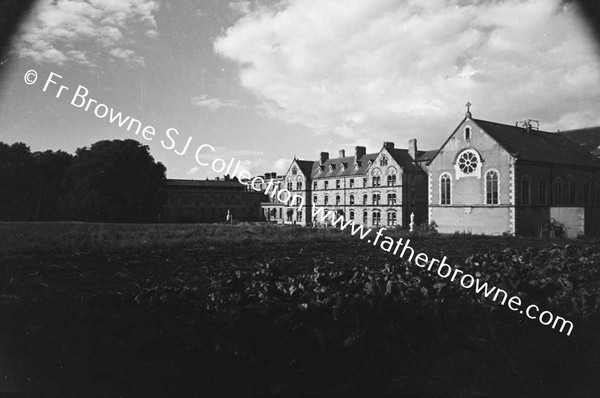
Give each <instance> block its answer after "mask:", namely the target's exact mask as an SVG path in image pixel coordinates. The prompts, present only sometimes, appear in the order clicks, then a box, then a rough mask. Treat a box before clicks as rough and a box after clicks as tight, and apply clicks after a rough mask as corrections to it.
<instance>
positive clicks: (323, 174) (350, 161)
mask: <svg viewBox="0 0 600 398" xmlns="http://www.w3.org/2000/svg"><path fill="white" fill-rule="evenodd" d="M378 154H379V153H367V154H366V155H363V157H361V158H360V162H361V164H360V166H358V167H356V165H355V164H354V156H346V157H343V158H334V159H327V160H326V161H325V163H324V166H325V169H324V170H323V171H321V169H320V167H319V166H320V162H319V161H318V160H316V161H314V162H312V171H311V173H310V176H311V177H312V178H330V177H340V176H352V175H361V174H366V172H367V169H368V168H369V160H371V161H375V158H376V157H377V155H378ZM343 163H346V164H347V166H348V167H346V169H345V170H342V164H343ZM332 164H333V165H335V169H334V170H332V171H329V166H330V165H332Z"/></svg>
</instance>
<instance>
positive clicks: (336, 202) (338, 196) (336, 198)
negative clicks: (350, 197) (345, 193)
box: [335, 195, 341, 206]
mask: <svg viewBox="0 0 600 398" xmlns="http://www.w3.org/2000/svg"><path fill="white" fill-rule="evenodd" d="M340 201H341V199H340V195H336V196H335V204H336V205H338V206H339V205H340Z"/></svg>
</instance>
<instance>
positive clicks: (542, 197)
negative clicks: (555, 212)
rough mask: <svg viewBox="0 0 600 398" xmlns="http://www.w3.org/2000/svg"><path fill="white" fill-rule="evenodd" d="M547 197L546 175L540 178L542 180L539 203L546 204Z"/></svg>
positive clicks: (539, 188)
mask: <svg viewBox="0 0 600 398" xmlns="http://www.w3.org/2000/svg"><path fill="white" fill-rule="evenodd" d="M546 198H547V194H546V179H545V178H544V177H542V178H540V181H539V182H538V203H539V204H541V205H545V204H546V203H548V202H547V201H546Z"/></svg>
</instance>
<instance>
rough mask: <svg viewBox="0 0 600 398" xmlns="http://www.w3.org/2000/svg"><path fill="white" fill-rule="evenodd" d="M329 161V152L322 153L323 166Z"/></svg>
mask: <svg viewBox="0 0 600 398" xmlns="http://www.w3.org/2000/svg"><path fill="white" fill-rule="evenodd" d="M328 159H329V152H321V164H324V163H325V162H326V161H327V160H328Z"/></svg>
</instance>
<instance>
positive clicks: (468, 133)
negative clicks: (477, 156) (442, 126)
mask: <svg viewBox="0 0 600 398" xmlns="http://www.w3.org/2000/svg"><path fill="white" fill-rule="evenodd" d="M470 139H471V127H469V126H467V127H465V140H467V141H469V140H470Z"/></svg>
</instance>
